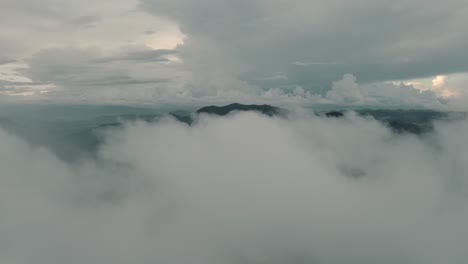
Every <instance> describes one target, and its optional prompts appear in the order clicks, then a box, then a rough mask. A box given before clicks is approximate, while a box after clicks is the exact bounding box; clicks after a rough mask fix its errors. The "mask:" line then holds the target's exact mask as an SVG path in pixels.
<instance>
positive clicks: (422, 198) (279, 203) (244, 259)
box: [0, 113, 468, 264]
mask: <svg viewBox="0 0 468 264" xmlns="http://www.w3.org/2000/svg"><path fill="white" fill-rule="evenodd" d="M467 134H468V121H453V122H450V123H447V122H446V123H438V124H436V125H435V131H434V132H433V133H432V134H429V135H426V136H422V137H418V136H414V135H409V134H399V135H397V134H394V133H392V132H391V131H390V130H389V129H388V128H386V127H385V126H383V125H382V124H381V123H379V122H377V121H375V120H373V119H370V118H362V117H358V116H357V115H355V114H353V113H349V114H348V115H347V116H346V117H345V118H343V119H333V118H332V119H324V118H320V117H316V116H313V115H307V114H297V115H295V116H292V117H290V118H288V119H282V118H269V117H265V116H261V115H257V114H255V113H238V114H233V115H230V116H228V117H210V116H201V117H200V118H199V119H198V120H197V121H196V123H195V124H193V125H192V126H188V125H186V124H183V123H180V122H177V121H175V120H172V119H170V118H167V119H164V120H162V121H159V122H157V123H146V122H131V123H128V124H126V125H125V126H124V127H123V128H114V129H111V130H109V131H108V132H107V133H106V136H105V138H106V140H105V143H104V144H103V145H102V146H101V147H100V149H99V153H98V155H97V158H94V157H93V158H91V157H90V158H88V159H83V160H80V161H75V162H64V161H62V160H61V159H60V158H59V157H56V156H55V155H54V154H52V152H51V151H49V150H48V149H47V148H45V147H37V146H30V145H29V144H28V143H26V142H24V141H23V140H22V139H20V138H19V137H17V136H15V135H13V134H11V133H8V132H5V131H0V175H1V177H0V263H4V264H31V263H35V264H46V263H47V264H62V263H67V264H78V263H80V264H81V263H99V264H111V263H112V264H121V263H122V264H123V263H168V264H184V263H190V264H223V263H229V264H231V263H232V264H237V263H249V264H250V263H252V264H257V263H291V264H296V263H297V264H305V263H319V264H322V263H325V264H342V263H343V264H345V263H346V264H354V263H356V264H358V263H359V264H366V263H369V264H371V263H372V264H375V263H384V264H386V263H388V264H394V263H395V264H396V263H398V264H401V263H408V264H419V263H420V264H423V263H424V264H440V263H447V264H452V263H453V264H458V263H466V259H468V251H467V249H468V224H467V223H468V138H467V137H466V135H467Z"/></svg>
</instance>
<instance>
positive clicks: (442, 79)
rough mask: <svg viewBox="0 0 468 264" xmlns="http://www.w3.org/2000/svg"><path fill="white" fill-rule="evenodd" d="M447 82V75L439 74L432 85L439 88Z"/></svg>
mask: <svg viewBox="0 0 468 264" xmlns="http://www.w3.org/2000/svg"><path fill="white" fill-rule="evenodd" d="M446 84H447V76H445V75H437V76H436V77H435V78H434V79H433V80H432V87H433V88H435V89H439V88H442V87H444V86H445V85H446Z"/></svg>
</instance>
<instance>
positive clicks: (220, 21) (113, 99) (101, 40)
mask: <svg viewBox="0 0 468 264" xmlns="http://www.w3.org/2000/svg"><path fill="white" fill-rule="evenodd" d="M466 24H468V2H467V1H465V0H447V1H435V0H429V1H423V0H405V1H403V0H394V1H387V0H382V1H374V0H353V1H344V0H331V1H318V0H314V1H308V0H288V1H286V0H254V1H251V0H249V1H248V0H238V1H230V0H200V1H192V0H116V1H104V0H96V1H92V2H83V1H77V0H60V1H59V0H40V1H39V0H0V39H1V40H2V41H1V42H0V101H4V102H50V103H55V102H56V103H60V102H73V103H116V104H156V103H162V102H171V103H180V104H191V103H192V104H193V103H198V104H202V103H206V102H217V103H222V102H232V101H237V102H270V103H277V104H289V103H292V104H301V105H321V104H332V105H345V106H358V105H368V106H371V105H372V106H381V107H415V108H417V107H426V108H440V109H465V108H466V105H468V87H467V86H468V85H467V83H468V52H466V47H468V30H467V29H466Z"/></svg>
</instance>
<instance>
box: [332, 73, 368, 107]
mask: <svg viewBox="0 0 468 264" xmlns="http://www.w3.org/2000/svg"><path fill="white" fill-rule="evenodd" d="M327 98H328V99H330V100H332V101H334V102H337V103H344V104H353V103H362V100H363V99H364V98H363V95H362V91H361V87H359V85H358V84H357V83H356V77H354V76H353V75H351V74H345V75H344V76H343V79H342V80H340V81H337V82H334V83H333V86H332V88H331V90H330V91H328V92H327Z"/></svg>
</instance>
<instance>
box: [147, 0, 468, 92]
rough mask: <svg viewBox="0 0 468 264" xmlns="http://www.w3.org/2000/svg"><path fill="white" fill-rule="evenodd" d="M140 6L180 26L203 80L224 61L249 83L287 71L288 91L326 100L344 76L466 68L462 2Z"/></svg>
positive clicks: (158, 1) (155, 2)
mask: <svg viewBox="0 0 468 264" xmlns="http://www.w3.org/2000/svg"><path fill="white" fill-rule="evenodd" d="M142 8H143V9H144V10H145V11H148V12H152V13H153V14H155V15H156V16H164V17H168V18H170V19H172V20H174V21H176V22H177V23H179V25H180V27H181V30H182V31H183V33H184V34H185V35H187V42H186V43H185V45H184V47H183V51H184V54H185V56H184V58H185V59H184V61H185V62H186V63H187V64H188V65H189V67H191V68H193V71H194V72H195V74H199V75H202V77H200V78H204V79H210V75H209V74H210V73H211V72H216V70H215V69H214V68H216V67H219V65H220V64H222V65H223V68H224V70H225V71H226V74H227V75H229V76H231V77H232V78H241V79H243V80H244V81H247V82H249V81H250V80H251V79H254V80H255V79H257V78H256V77H258V76H271V75H273V74H274V73H276V72H283V73H285V74H286V75H287V77H288V80H289V82H288V84H289V86H301V87H303V88H305V89H306V90H308V91H312V92H313V93H321V94H322V95H324V94H326V92H327V91H328V89H330V88H331V84H332V82H334V81H336V80H338V79H339V78H340V77H341V76H343V75H344V74H346V73H353V74H354V75H355V76H356V77H357V78H358V79H359V80H360V81H361V82H365V83H367V82H379V81H391V80H398V79H411V78H418V77H427V76H434V75H440V74H446V73H453V72H458V71H466V70H468V65H467V63H466V61H468V60H467V58H465V57H464V56H463V55H461V54H462V53H463V48H462V47H464V46H466V45H467V44H468V34H467V33H468V32H467V31H466V30H465V29H464V28H462V26H461V25H462V24H464V23H463V22H466V16H464V15H463V14H464V13H465V11H466V10H467V8H468V6H467V4H466V1H462V0H453V1H448V2H444V3H443V4H442V3H439V2H437V1H431V4H427V3H422V2H421V1H420V0H411V1H393V2H388V1H384V2H378V3H376V2H375V1H370V0H359V1H353V2H352V3H351V2H349V1H341V0H336V1H326V2H325V1H304V0H294V1H283V0H275V1H266V0H257V1H244V0H242V1H236V2H235V3H232V1H213V0H203V1H197V2H196V3H195V2H193V1H188V0H176V1H166V0H142ZM305 10H307V12H306V11H305ZM213 54H214V56H212V55H213ZM294 62H296V63H294ZM304 62H305V63H304ZM307 62H312V63H307ZM314 62H321V63H314ZM327 62H340V63H327ZM306 65H307V67H305V66H306ZM210 69H211V71H210ZM205 74H206V75H205ZM219 85H222V84H219ZM234 89H235V88H234Z"/></svg>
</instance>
